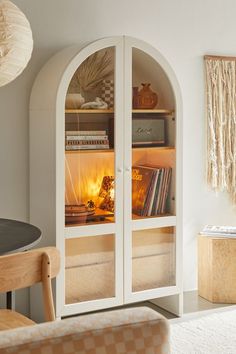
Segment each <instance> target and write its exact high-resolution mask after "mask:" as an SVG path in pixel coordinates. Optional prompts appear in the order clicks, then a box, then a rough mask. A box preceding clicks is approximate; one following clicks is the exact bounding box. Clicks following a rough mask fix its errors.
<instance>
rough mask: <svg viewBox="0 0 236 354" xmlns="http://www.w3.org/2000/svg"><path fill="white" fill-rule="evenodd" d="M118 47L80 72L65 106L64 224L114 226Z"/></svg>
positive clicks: (96, 56) (89, 60) (95, 56)
mask: <svg viewBox="0 0 236 354" xmlns="http://www.w3.org/2000/svg"><path fill="white" fill-rule="evenodd" d="M114 55H115V49H114V48H113V47H110V48H106V49H103V50H100V51H97V52H95V53H93V54H92V55H90V56H89V57H88V58H87V59H86V60H85V61H84V62H82V63H81V65H80V66H79V67H78V69H77V70H76V72H75V74H74V75H73V77H72V79H71V82H70V84H69V87H68V90H67V95H66V102H65V109H66V110H65V112H66V113H65V224H66V226H67V227H69V226H75V225H77V226H79V225H86V224H93V225H94V224H100V223H111V222H114V221H115V216H114V210H115V204H116V200H115V199H116V198H115V170H114V162H115V159H114V104H115V102H114V97H115V93H114Z"/></svg>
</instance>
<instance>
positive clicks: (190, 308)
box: [70, 291, 236, 322]
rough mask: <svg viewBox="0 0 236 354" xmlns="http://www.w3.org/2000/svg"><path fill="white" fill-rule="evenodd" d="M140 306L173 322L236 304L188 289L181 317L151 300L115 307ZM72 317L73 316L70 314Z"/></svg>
mask: <svg viewBox="0 0 236 354" xmlns="http://www.w3.org/2000/svg"><path fill="white" fill-rule="evenodd" d="M139 306H147V307H149V308H152V309H153V310H155V311H157V312H159V313H161V314H162V315H163V316H164V317H166V318H167V319H169V320H171V322H172V321H173V322H175V321H183V320H185V319H191V318H197V317H201V316H204V315H207V314H209V313H214V312H218V311H224V310H227V309H229V308H232V309H236V304H235V305H232V304H213V303H211V302H209V301H207V300H205V299H203V298H202V297H200V296H198V292H197V291H187V292H185V293H184V314H183V316H182V317H181V318H179V317H177V316H176V315H174V314H173V313H170V312H168V311H166V310H164V309H162V308H160V307H158V306H156V305H154V304H153V303H151V302H149V301H143V302H139V303H135V304H129V305H125V306H120V307H116V308H113V309H121V308H128V307H139ZM111 310H112V309H111V308H109V309H106V310H104V309H103V310H99V311H96V312H105V311H111ZM83 315H86V314H82V315H80V316H83ZM70 317H73V316H70Z"/></svg>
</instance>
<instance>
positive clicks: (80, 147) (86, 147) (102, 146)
mask: <svg viewBox="0 0 236 354" xmlns="http://www.w3.org/2000/svg"><path fill="white" fill-rule="evenodd" d="M65 149H66V150H67V151H71V150H91V149H95V150H96V149H98V150H99V149H104V150H105V149H109V145H108V144H98V145H97V144H96V145H89V144H88V145H66V147H65Z"/></svg>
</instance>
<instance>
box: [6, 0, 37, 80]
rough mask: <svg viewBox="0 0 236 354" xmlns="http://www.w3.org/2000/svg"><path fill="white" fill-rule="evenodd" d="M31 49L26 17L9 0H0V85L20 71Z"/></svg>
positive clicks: (24, 65) (25, 64)
mask: <svg viewBox="0 0 236 354" xmlns="http://www.w3.org/2000/svg"><path fill="white" fill-rule="evenodd" d="M32 50H33V38H32V32H31V28H30V24H29V22H28V20H27V18H26V17H25V15H24V14H23V12H21V11H20V10H19V8H18V7H17V6H16V5H14V4H13V3H12V2H11V1H8V0H0V67H1V73H0V86H3V85H6V84H8V83H9V82H11V81H13V80H14V79H15V78H16V77H17V76H18V75H20V74H21V73H22V71H23V70H24V69H25V67H26V66H27V64H28V62H29V60H30V58H31V54H32Z"/></svg>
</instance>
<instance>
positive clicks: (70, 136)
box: [66, 135, 108, 141]
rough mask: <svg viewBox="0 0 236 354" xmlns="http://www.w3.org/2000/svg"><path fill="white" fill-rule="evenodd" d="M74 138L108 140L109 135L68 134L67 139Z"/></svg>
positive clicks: (71, 139)
mask: <svg viewBox="0 0 236 354" xmlns="http://www.w3.org/2000/svg"><path fill="white" fill-rule="evenodd" d="M73 140H108V136H107V135H68V136H66V141H73Z"/></svg>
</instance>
